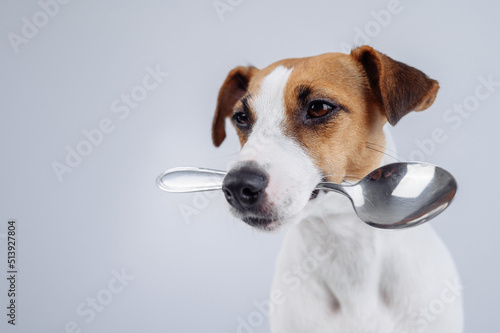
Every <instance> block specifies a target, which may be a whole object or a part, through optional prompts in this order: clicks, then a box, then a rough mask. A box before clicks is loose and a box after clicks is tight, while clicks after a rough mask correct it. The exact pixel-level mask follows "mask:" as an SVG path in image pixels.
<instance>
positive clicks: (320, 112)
mask: <svg viewBox="0 0 500 333" xmlns="http://www.w3.org/2000/svg"><path fill="white" fill-rule="evenodd" d="M333 109H334V107H333V106H331V105H330V104H327V103H324V102H319V101H318V102H312V103H311V104H310V105H309V109H308V110H307V115H308V116H309V117H311V118H319V117H323V116H326V115H327V114H328V113H330V112H331V111H332V110H333Z"/></svg>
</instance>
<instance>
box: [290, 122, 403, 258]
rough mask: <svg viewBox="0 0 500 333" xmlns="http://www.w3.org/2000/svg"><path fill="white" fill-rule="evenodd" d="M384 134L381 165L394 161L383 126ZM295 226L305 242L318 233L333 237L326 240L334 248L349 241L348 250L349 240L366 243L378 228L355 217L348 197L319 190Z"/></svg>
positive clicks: (393, 150)
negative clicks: (316, 196)
mask: <svg viewBox="0 0 500 333" xmlns="http://www.w3.org/2000/svg"><path fill="white" fill-rule="evenodd" d="M384 135H385V141H386V145H385V152H384V156H383V158H382V160H381V162H380V165H381V166H382V165H386V164H389V163H394V162H397V159H396V154H397V153H396V148H395V144H394V141H393V139H392V136H391V134H390V132H389V130H388V126H387V125H386V126H384ZM296 228H297V229H298V230H297V231H299V234H301V235H302V238H303V240H304V242H306V243H308V242H315V239H317V238H318V236H320V237H323V238H324V237H330V238H332V237H333V238H335V239H331V240H327V242H328V243H330V244H335V247H336V248H337V247H342V243H344V242H345V243H346V244H349V246H348V247H349V249H351V248H352V242H353V241H354V242H358V241H361V240H360V237H361V238H364V236H366V238H367V239H364V240H362V241H363V242H365V243H364V244H367V243H366V242H368V243H370V242H371V241H370V239H372V238H374V236H375V235H374V234H375V233H376V232H377V231H378V230H377V229H375V228H373V227H370V226H368V225H366V224H364V223H363V222H362V221H361V220H360V219H359V218H358V217H357V215H356V213H355V212H354V209H353V207H352V204H351V202H350V200H349V199H348V198H346V197H345V196H343V195H341V194H338V193H335V192H328V193H322V194H321V195H319V196H318V198H316V199H315V202H311V204H310V205H309V207H308V208H307V209H306V211H305V217H304V218H303V219H302V220H301V222H300V223H299V224H298V225H297V226H296ZM328 235H329V236H328Z"/></svg>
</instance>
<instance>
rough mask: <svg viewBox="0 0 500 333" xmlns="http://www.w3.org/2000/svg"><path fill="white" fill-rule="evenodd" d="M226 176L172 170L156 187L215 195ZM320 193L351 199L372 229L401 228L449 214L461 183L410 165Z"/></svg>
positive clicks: (431, 169)
mask: <svg viewBox="0 0 500 333" xmlns="http://www.w3.org/2000/svg"><path fill="white" fill-rule="evenodd" d="M225 175H226V172H224V171H218V170H211V169H204V168H196V167H185V168H174V169H170V170H167V171H165V172H164V173H162V174H161V175H160V176H159V177H158V179H157V181H156V183H157V184H158V186H159V187H160V189H162V190H164V191H167V192H198V191H212V190H220V189H221V188H222V181H223V180H224V177H225ZM316 189H319V190H325V191H334V192H337V193H341V194H343V195H345V196H346V197H348V198H349V199H350V200H351V202H352V205H353V207H354V210H355V212H356V214H357V215H358V216H359V218H360V219H361V220H362V221H363V222H365V223H367V224H369V225H371V226H372V227H376V228H382V229H401V228H408V227H413V226H416V225H419V224H421V223H424V222H427V221H429V220H430V219H432V218H434V217H435V216H437V215H438V214H439V213H441V212H442V211H443V210H445V209H446V207H448V205H449V204H450V203H451V201H452V200H453V197H454V196H455V193H456V191H457V182H456V180H455V178H454V177H453V176H452V175H451V174H450V173H449V172H448V171H446V170H444V169H443V168H440V167H438V166H435V165H432V164H428V163H421V162H406V163H392V164H388V165H384V166H382V167H380V168H378V169H376V170H374V171H372V172H371V173H370V174H368V175H367V176H366V177H364V178H363V179H361V180H360V181H359V182H357V183H356V184H353V185H340V184H334V183H319V184H318V185H317V186H316Z"/></svg>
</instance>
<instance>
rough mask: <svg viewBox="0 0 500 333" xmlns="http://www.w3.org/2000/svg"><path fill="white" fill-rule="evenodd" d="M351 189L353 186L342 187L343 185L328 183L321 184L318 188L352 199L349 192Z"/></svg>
mask: <svg viewBox="0 0 500 333" xmlns="http://www.w3.org/2000/svg"><path fill="white" fill-rule="evenodd" d="M349 187H351V185H341V184H335V183H326V182H325V183H319V184H318V185H317V186H316V189H317V190H325V191H332V192H336V193H340V194H343V195H345V196H346V197H348V198H349V199H350V198H351V197H350V195H349V193H348V190H347V189H348V188H349Z"/></svg>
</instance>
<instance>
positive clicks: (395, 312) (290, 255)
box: [238, 66, 462, 333]
mask: <svg viewBox="0 0 500 333" xmlns="http://www.w3.org/2000/svg"><path fill="white" fill-rule="evenodd" d="M291 72H292V69H286V68H285V67H282V66H279V67H277V68H276V69H274V70H273V71H272V72H271V73H270V74H269V75H268V76H267V77H266V78H265V79H264V81H263V82H262V85H261V88H260V91H259V93H258V94H257V96H254V97H253V98H252V99H251V101H250V103H251V106H252V108H253V110H255V112H256V114H257V122H256V123H255V125H254V128H253V130H252V133H251V135H250V137H249V140H248V141H247V143H246V144H245V146H244V147H243V149H242V152H241V153H240V155H239V158H238V162H242V161H248V160H252V161H255V162H257V163H258V164H259V165H260V166H261V167H263V168H264V169H265V170H266V171H267V172H268V174H269V176H270V182H269V185H268V188H267V189H266V193H267V195H268V200H269V201H270V203H271V205H272V207H273V208H274V209H275V210H276V212H278V214H279V216H280V222H279V223H276V224H274V225H272V226H271V227H270V229H273V228H277V227H278V226H279V225H280V224H283V223H285V222H286V224H289V225H290V224H292V227H290V229H289V230H288V231H287V234H286V236H285V239H284V243H283V247H282V250H281V253H280V255H279V257H278V261H277V265H276V272H275V278H274V282H273V287H272V292H271V298H270V300H271V302H273V303H274V305H273V306H271V307H270V308H271V309H272V311H271V316H270V321H271V326H272V331H273V332H274V333H295V332H297V333H298V332H307V333H316V332H318V333H319V332H334V333H417V332H428V333H445V332H446V333H459V332H462V303H461V297H460V296H461V295H460V291H457V290H459V288H458V287H456V285H457V284H459V282H458V281H459V280H458V275H457V273H456V270H455V267H454V264H453V261H452V259H451V257H450V255H449V253H448V251H447V249H446V248H445V246H444V245H443V244H442V242H441V240H440V239H439V237H438V236H437V235H436V234H435V233H434V231H433V229H432V227H431V226H430V224H424V225H420V226H418V227H416V228H412V229H408V230H398V231H388V230H379V229H376V228H372V227H370V226H367V225H366V224H364V223H363V222H361V221H360V220H359V219H358V218H357V216H356V215H355V214H354V211H353V209H352V206H351V203H350V202H349V200H348V199H347V198H345V197H343V196H341V195H339V194H336V193H328V194H321V195H320V196H319V197H318V198H317V199H315V200H312V201H309V197H310V194H311V191H312V190H313V189H314V187H315V185H316V184H317V183H318V182H319V181H320V172H319V170H317V168H316V167H315V166H314V164H313V162H312V161H311V159H310V158H309V157H308V156H307V154H306V152H305V151H304V150H303V149H302V148H301V146H300V145H299V144H298V143H297V142H294V141H293V140H292V139H291V138H289V137H287V136H285V134H284V132H283V129H282V125H283V124H282V120H283V116H284V108H285V107H284V100H283V96H284V89H285V87H286V82H287V79H288V77H289V75H290V73H291ZM384 132H385V133H386V141H387V147H386V149H387V151H386V152H387V154H388V155H392V156H394V155H395V148H394V145H393V142H392V138H391V137H390V136H388V135H387V131H386V130H384ZM392 161H393V160H390V159H389V157H388V156H386V157H385V158H384V160H383V161H382V164H386V163H389V162H392ZM285 170H286V172H284V171H285ZM292 221H294V222H298V221H300V223H298V224H297V225H294V224H293V223H289V222H292ZM453 286H455V288H453ZM442 304H444V305H445V307H444V308H442V307H440V308H438V306H441V305H442ZM438 312H439V314H438V315H437V313H438Z"/></svg>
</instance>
